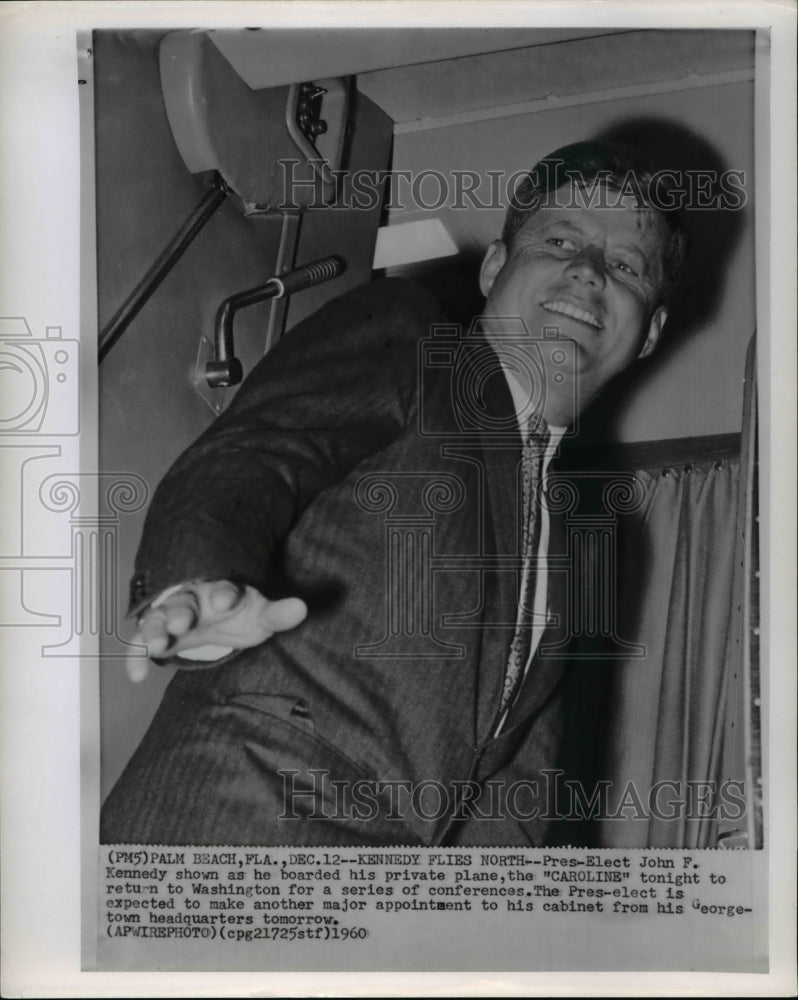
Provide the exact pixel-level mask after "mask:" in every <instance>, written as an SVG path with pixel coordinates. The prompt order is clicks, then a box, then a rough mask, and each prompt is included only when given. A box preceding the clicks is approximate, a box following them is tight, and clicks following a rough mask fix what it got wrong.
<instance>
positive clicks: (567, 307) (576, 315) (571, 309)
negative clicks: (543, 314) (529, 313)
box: [541, 299, 603, 330]
mask: <svg viewBox="0 0 798 1000" xmlns="http://www.w3.org/2000/svg"><path fill="white" fill-rule="evenodd" d="M541 305H542V306H543V308H544V309H545V310H547V312H552V313H560V314H561V315H563V316H570V317H571V319H578V320H579V322H580V323H587V324H588V326H592V327H595V328H596V329H597V330H601V329H603V326H602V323H601V320H600V319H599V318H598V316H597V315H596V314H595V313H594V312H591V311H590V310H589V309H584V308H581V307H580V306H575V305H573V303H571V302H565V301H564V300H563V299H552V300H551V301H549V302H542V303H541Z"/></svg>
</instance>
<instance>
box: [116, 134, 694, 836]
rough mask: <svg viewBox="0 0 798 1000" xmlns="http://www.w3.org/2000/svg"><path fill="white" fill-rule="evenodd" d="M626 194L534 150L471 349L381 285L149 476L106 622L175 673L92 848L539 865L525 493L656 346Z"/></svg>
mask: <svg viewBox="0 0 798 1000" xmlns="http://www.w3.org/2000/svg"><path fill="white" fill-rule="evenodd" d="M630 178H631V179H632V183H631V184H630ZM651 181H652V175H651V173H650V172H649V171H647V170H645V169H642V168H641V167H640V166H639V164H637V163H636V162H635V161H634V159H632V158H630V157H629V156H628V155H627V154H625V153H624V152H622V151H619V150H615V149H612V148H608V147H601V146H597V145H594V144H587V143H582V144H576V145H575V146H572V147H566V148H565V149H564V150H558V151H557V152H556V153H554V154H552V155H551V156H550V157H547V158H546V159H545V160H543V161H541V163H539V164H538V165H537V166H536V167H535V168H534V169H533V170H532V171H531V172H530V174H529V175H528V177H527V178H526V180H525V182H524V183H523V184H522V185H521V186H520V187H519V189H518V190H517V192H516V195H515V196H514V200H513V204H512V205H511V207H510V209H509V211H508V213H507V218H506V221H505V226H504V230H503V233H502V238H501V239H500V240H496V241H495V242H494V243H492V244H491V246H490V247H489V249H488V252H487V254H486V256H485V259H484V261H483V265H482V269H481V273H480V286H481V290H482V292H483V294H484V295H485V296H486V305H485V310H484V315H483V317H482V318H481V321H480V323H479V324H477V325H475V326H474V327H473V328H472V329H470V330H469V331H461V330H455V329H453V328H452V327H451V326H450V325H447V323H446V320H445V317H443V316H442V315H441V314H440V312H439V309H438V307H437V305H436V303H435V302H434V300H433V299H432V298H431V297H430V296H428V295H427V294H426V293H424V292H423V291H421V290H420V289H419V288H417V287H416V286H413V285H411V284H409V283H407V282H404V281H400V280H396V279H392V280H388V281H382V282H374V283H372V284H370V285H367V286H365V287H363V288H360V289H357V290H356V291H355V292H352V293H349V294H347V295H345V296H342V297H341V298H340V299H337V300H335V301H333V302H331V303H329V304H328V305H326V306H325V307H324V308H323V309H321V310H320V311H319V312H318V313H316V314H315V315H314V316H312V317H310V318H309V319H308V320H305V321H304V322H303V323H302V324H300V326H299V327H297V328H296V329H294V330H292V331H291V332H290V333H289V334H288V335H287V336H286V337H285V338H284V339H283V340H282V342H281V343H280V344H278V345H277V347H276V348H275V349H274V350H273V351H271V352H270V353H269V354H268V355H267V356H266V357H265V358H264V359H263V360H262V361H261V362H260V364H259V365H258V366H257V367H256V369H255V370H254V371H253V372H252V373H251V375H250V377H249V378H248V379H247V381H246V383H245V385H244V386H243V387H242V389H241V391H240V392H239V393H238V395H237V396H236V398H235V400H234V401H233V403H232V405H231V406H230V407H229V409H228V410H227V412H226V413H224V414H223V415H222V416H221V417H220V418H219V419H218V420H217V421H216V422H215V423H214V425H213V426H212V427H211V428H210V429H209V430H208V431H207V432H206V433H205V434H204V435H203V436H202V437H201V438H200V439H199V440H198V441H197V442H196V443H195V444H194V445H193V446H192V447H191V448H189V449H188V451H187V452H186V453H185V454H184V455H183V456H182V457H181V458H180V459H179V460H178V461H177V463H176V464H175V465H174V467H173V468H172V469H171V470H170V472H169V473H168V475H167V476H166V477H165V479H164V481H163V482H162V484H161V485H160V487H159V489H158V491H157V493H156V495H155V497H154V500H153V503H152V506H151V509H150V511H149V514H148V519H147V523H146V525H145V530H144V535H143V539H142V543H141V547H140V550H139V554H138V557H137V562H136V574H135V576H134V579H133V583H132V588H131V612H132V613H134V614H136V615H138V616H139V630H140V636H141V640H142V642H144V643H146V644H147V646H148V649H149V654H150V656H151V657H152V658H153V659H155V660H156V662H171V663H177V664H178V665H179V666H181V667H182V668H183V669H181V670H180V671H179V673H178V674H177V675H176V676H175V678H174V680H173V681H172V683H171V684H170V687H169V689H168V690H167V692H166V694H165V696H164V699H163V702H162V705H161V707H160V709H159V711H158V713H157V715H156V717H155V719H154V721H153V723H152V726H151V727H150V730H149V732H148V733H147V735H146V736H145V738H144V740H143V742H142V744H141V746H140V747H139V748H138V750H137V751H136V753H135V754H134V756H133V759H132V760H131V762H130V764H129V765H128V767H127V769H126V771H125V773H124V774H123V775H122V777H121V778H120V780H119V782H118V783H117V785H116V787H115V788H114V789H113V791H112V792H111V794H110V796H109V798H108V800H107V802H106V804H105V806H104V810H103V817H102V831H101V836H102V839H103V841H104V842H128V843H132V842H140V843H156V842H157V843H166V844H188V843H193V844H330V845H333V844H347V843H351V844H444V843H445V844H458V845H463V846H467V845H478V844H481V845H488V844H492V845H524V846H530V845H540V844H542V843H544V842H545V841H546V837H547V832H546V831H547V827H548V823H549V819H550V818H551V815H550V814H551V801H550V797H551V787H550V782H549V778H548V775H549V774H550V773H551V769H552V768H553V767H554V766H555V764H556V762H557V760H558V754H559V748H560V745H561V741H562V737H563V732H562V719H563V704H562V701H563V699H562V677H563V672H564V664H565V660H564V658H563V657H562V649H563V648H564V643H565V642H566V641H567V639H568V630H569V614H568V612H567V608H566V607H565V597H564V590H565V586H566V585H567V582H568V581H567V575H568V574H567V571H566V573H565V574H563V573H562V572H560V573H554V572H552V571H550V570H549V568H548V564H547V558H546V557H547V556H554V555H556V554H557V552H558V548H559V546H561V545H562V542H561V540H560V538H559V536H558V530H557V523H556V522H557V519H556V517H555V516H554V512H553V511H552V512H551V516H550V511H549V509H548V508H549V507H550V506H552V505H551V504H549V505H547V504H546V503H542V502H541V495H542V494H541V489H542V486H543V484H544V482H545V479H546V475H547V470H548V466H549V462H550V459H551V457H552V455H553V453H554V451H555V450H556V448H557V444H558V442H559V440H560V439H561V438H562V436H563V435H564V434H565V433H566V432H567V429H568V428H569V427H573V426H574V425H575V424H576V422H577V418H578V416H579V413H581V412H582V411H583V410H584V409H585V407H586V406H587V405H589V403H590V402H592V400H593V399H595V397H596V396H597V395H598V394H599V393H600V392H601V391H602V390H603V389H604V388H605V387H606V386H607V385H608V384H609V383H610V382H611V381H612V379H613V378H614V377H615V376H616V375H617V374H619V373H620V372H621V371H623V370H624V369H625V368H627V367H628V365H629V364H631V363H632V362H633V361H634V360H635V359H636V358H638V357H644V356H646V355H648V354H650V353H651V351H653V349H654V347H655V346H656V343H657V341H658V339H659V336H660V334H661V331H662V327H663V325H664V322H665V318H666V315H667V311H666V301H667V296H668V294H669V292H670V289H671V288H672V286H673V284H674V282H675V280H676V276H677V273H678V270H679V267H680V266H681V262H682V259H683V256H684V236H683V234H682V232H681V230H680V229H679V227H678V225H677V224H675V222H674V219H673V217H672V216H671V215H669V214H668V213H665V212H663V211H661V210H660V208H659V206H658V205H657V204H656V203H655V199H653V198H652V194H651V193H652V190H653V188H652V184H651ZM561 554H562V553H561ZM561 563H562V560H561ZM555 612H556V613H555ZM547 650H548V651H555V652H554V655H549V656H547V655H545V654H546V652H547ZM566 735H567V734H566Z"/></svg>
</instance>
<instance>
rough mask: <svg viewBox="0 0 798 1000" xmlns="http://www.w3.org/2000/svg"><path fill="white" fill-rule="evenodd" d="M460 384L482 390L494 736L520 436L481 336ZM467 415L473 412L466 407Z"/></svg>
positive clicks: (478, 419) (485, 657) (466, 358)
mask: <svg viewBox="0 0 798 1000" xmlns="http://www.w3.org/2000/svg"><path fill="white" fill-rule="evenodd" d="M461 374H462V376H463V377H462V379H461V381H460V384H461V385H468V384H469V383H470V386H471V387H474V388H478V392H473V393H470V394H469V397H468V401H469V402H472V401H473V400H476V399H477V397H478V403H479V407H480V408H479V409H476V408H475V409H474V410H471V411H470V416H471V420H470V421H469V424H467V425H466V434H467V435H468V436H469V437H472V438H473V439H475V441H476V443H477V445H478V447H479V450H480V452H481V454H480V461H481V464H482V470H483V482H484V526H483V530H484V534H483V537H484V547H483V553H482V554H483V556H484V557H485V560H486V564H487V567H488V568H486V569H485V570H484V577H483V579H484V606H483V609H482V623H481V638H482V642H481V653H480V663H479V668H478V683H479V696H478V699H477V720H476V723H477V726H476V735H477V739H478V741H480V742H482V741H484V740H485V739H487V738H489V737H490V735H491V727H492V725H493V723H494V722H495V717H496V714H497V712H498V708H499V701H500V698H501V692H502V688H503V684H504V673H505V669H506V666H507V657H508V655H509V650H510V643H511V642H512V637H513V632H514V629H515V620H516V615H517V611H518V563H517V557H518V555H519V552H520V545H519V532H520V526H521V518H520V515H519V492H520V491H519V483H520V480H519V470H520V462H521V435H520V432H519V430H518V424H517V419H516V414H515V407H514V405H513V400H512V396H511V394H510V389H509V387H508V385H507V379H506V377H505V375H504V372H503V371H502V368H501V366H500V364H499V361H498V358H497V357H496V354H495V353H494V351H493V350H492V348H491V347H490V346H489V345H488V343H487V341H486V340H485V339H484V337H483V336H482V335H481V334H478V335H475V336H474V337H473V339H471V338H469V339H468V340H466V342H465V344H464V349H463V364H462V368H461ZM465 415H466V417H468V416H469V411H468V410H466V411H465Z"/></svg>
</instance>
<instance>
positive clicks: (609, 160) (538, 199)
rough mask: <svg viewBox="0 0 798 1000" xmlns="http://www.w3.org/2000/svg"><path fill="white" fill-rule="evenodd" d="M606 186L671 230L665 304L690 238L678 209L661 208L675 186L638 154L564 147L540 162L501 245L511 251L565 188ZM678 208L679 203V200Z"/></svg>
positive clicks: (665, 257)
mask: <svg viewBox="0 0 798 1000" xmlns="http://www.w3.org/2000/svg"><path fill="white" fill-rule="evenodd" d="M594 183H601V184H606V187H607V188H608V189H609V190H611V191H619V192H623V193H624V194H630V195H632V196H633V197H635V198H636V200H637V202H638V207H639V208H652V209H654V210H656V211H658V212H659V213H660V215H661V216H662V218H663V219H664V220H665V224H666V227H667V233H668V237H667V242H666V244H665V246H664V247H663V254H662V264H663V283H662V284H663V287H662V288H661V289H660V291H659V297H660V300H661V301H666V300H667V299H668V297H669V296H670V294H671V293H672V291H673V288H674V286H675V285H676V284H677V282H678V280H679V277H680V275H681V272H682V269H683V267H684V263H685V260H686V257H687V244H688V237H687V233H686V231H685V229H684V227H683V226H682V222H681V218H680V216H679V213H678V211H676V210H675V209H666V208H664V207H663V206H667V205H668V204H674V201H672V200H669V197H668V196H669V192H670V190H671V188H672V187H673V180H672V177H671V176H670V175H669V174H668V172H667V171H664V172H662V173H660V174H655V172H654V171H653V169H652V168H651V166H650V165H649V164H648V163H647V162H646V161H645V160H644V159H643V158H642V157H641V156H640V155H639V154H637V153H636V152H634V151H632V150H630V149H628V148H626V147H624V146H616V145H612V146H611V145H608V144H606V143H600V142H575V143H573V144H572V145H570V146H563V147H562V148H561V149H557V150H555V151H554V152H553V153H550V154H549V155H548V156H546V157H544V158H543V159H542V160H540V161H539V162H538V163H537V164H535V166H534V167H533V168H532V169H531V170H530V171H529V172H528V173H527V174H525V175H524V176H523V178H522V179H521V181H520V183H519V184H518V185H517V186H516V189H515V191H514V193H513V196H512V199H511V201H510V206H509V208H508V209H507V213H506V215H505V219H504V228H503V229H502V241H503V242H504V244H505V246H506V247H507V249H508V250H509V249H511V247H512V245H513V243H514V241H515V238H516V236H517V235H518V233H519V232H520V231H521V229H522V228H523V227H524V225H526V222H527V220H528V219H529V218H530V217H531V216H532V215H534V214H535V212H537V210H538V209H539V208H540V207H541V206H542V205H544V204H548V203H551V201H550V199H549V198H547V196H551V195H553V194H554V192H555V191H558V190H560V189H562V188H563V187H564V186H565V185H569V184H570V185H572V191H571V193H572V194H573V187H574V186H577V185H578V186H580V187H591V186H592V185H593V184H594ZM675 203H678V199H677V200H676V202H675Z"/></svg>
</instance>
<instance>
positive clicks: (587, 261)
mask: <svg viewBox="0 0 798 1000" xmlns="http://www.w3.org/2000/svg"><path fill="white" fill-rule="evenodd" d="M565 270H566V274H567V275H568V276H569V277H570V278H572V279H573V280H574V281H584V282H585V283H586V284H589V285H593V286H594V287H595V288H603V287H604V285H605V283H606V279H607V276H606V273H605V271H604V254H603V253H602V252H601V250H600V249H599V248H598V247H593V246H586V247H583V248H582V249H581V250H580V251H579V253H578V254H577V256H576V257H574V258H573V259H572V260H571V261H570V262H569V264H568V267H567V268H566V269H565Z"/></svg>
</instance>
